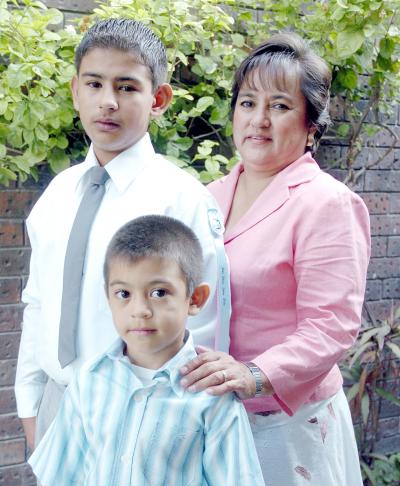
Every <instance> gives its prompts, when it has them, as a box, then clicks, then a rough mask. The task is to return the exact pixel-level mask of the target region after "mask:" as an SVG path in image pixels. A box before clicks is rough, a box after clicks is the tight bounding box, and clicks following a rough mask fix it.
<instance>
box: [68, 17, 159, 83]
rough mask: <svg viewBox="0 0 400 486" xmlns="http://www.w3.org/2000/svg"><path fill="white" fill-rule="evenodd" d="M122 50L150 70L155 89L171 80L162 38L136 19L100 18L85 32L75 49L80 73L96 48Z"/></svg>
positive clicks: (77, 69) (76, 64)
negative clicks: (90, 52) (85, 57)
mask: <svg viewBox="0 0 400 486" xmlns="http://www.w3.org/2000/svg"><path fill="white" fill-rule="evenodd" d="M96 47H97V48H100V49H118V50H120V51H124V52H129V53H131V54H133V55H134V56H135V57H136V58H137V61H138V62H139V63H141V64H144V65H145V66H147V67H148V68H149V69H150V73H151V82H152V85H153V90H156V89H157V88H158V87H159V86H160V85H161V84H163V83H165V81H166V79H167V71H168V61H167V53H166V50H165V47H164V45H163V43H162V42H161V40H160V39H159V38H158V37H157V36H156V35H155V34H154V32H152V31H151V30H150V29H149V28H148V27H146V26H145V25H144V24H143V23H142V22H138V21H136V20H131V19H125V18H117V19H107V20H100V21H99V22H97V23H95V24H94V25H93V26H92V27H90V29H89V30H88V31H87V32H86V33H85V35H84V36H83V38H82V40H81V42H80V43H79V45H78V47H77V49H76V51H75V67H76V71H77V73H78V74H79V68H80V66H81V62H82V59H83V58H84V56H85V55H86V54H87V53H88V52H89V51H91V50H92V49H95V48H96Z"/></svg>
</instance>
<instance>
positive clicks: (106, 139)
mask: <svg viewBox="0 0 400 486" xmlns="http://www.w3.org/2000/svg"><path fill="white" fill-rule="evenodd" d="M75 60H76V69H77V74H76V76H74V78H73V80H72V83H71V87H72V95H73V101H74V105H75V108H76V109H77V110H78V111H79V115H80V118H81V121H82V125H83V127H84V129H85V131H86V133H87V134H88V136H89V137H90V139H91V142H92V144H91V146H90V149H89V152H88V155H87V157H86V160H85V161H84V162H83V163H81V164H78V165H75V166H74V167H71V168H69V169H67V170H65V171H64V172H62V173H61V174H59V175H58V176H56V177H55V178H54V179H53V180H52V182H51V184H50V185H49V187H48V188H47V189H46V191H45V192H44V194H43V195H42V197H41V198H40V199H39V201H38V202H37V204H36V205H35V207H34V208H33V210H32V212H31V214H30V216H29V218H28V220H27V228H28V233H29V239H30V242H31V246H32V256H31V267H30V275H29V280H28V283H27V286H26V288H25V290H24V292H23V302H24V303H25V304H27V306H26V308H25V311H24V319H23V330H22V337H21V345H20V351H19V357H18V366H17V377H16V386H15V391H16V397H17V407H18V414H19V416H20V417H21V418H22V422H23V425H24V429H25V433H26V435H27V440H28V445H29V446H30V447H31V448H33V445H34V441H35V439H36V442H38V440H39V439H40V437H41V436H42V435H43V433H44V431H45V430H46V428H47V427H48V425H49V423H50V422H51V420H52V419H53V417H54V415H55V413H56V412H57V409H58V406H59V402H60V400H61V397H62V394H63V393H64V389H65V386H66V385H67V384H68V383H69V381H70V378H71V376H72V374H73V372H74V370H76V369H78V368H80V366H81V365H82V363H83V362H84V361H85V360H86V359H88V358H91V357H93V356H94V355H96V354H98V353H100V352H103V351H104V350H105V349H107V348H108V347H109V345H110V343H111V342H113V340H114V339H115V336H116V333H115V330H114V327H113V325H112V319H111V314H110V311H109V309H108V306H107V302H106V299H105V297H104V296H103V295H101V293H100V292H99V288H100V287H102V285H103V277H102V272H101V269H100V268H99V262H101V261H103V260H104V254H105V250H106V247H107V244H108V243H109V241H110V239H111V237H112V235H113V234H114V233H115V231H116V230H117V229H118V228H120V227H121V226H122V225H123V224H124V223H126V222H127V221H129V220H131V219H132V218H134V217H137V216H141V215H145V214H167V215H170V216H173V217H175V218H177V219H179V220H181V221H183V222H184V223H186V224H187V225H188V226H189V227H191V228H192V229H193V230H194V232H195V233H196V235H197V236H198V238H199V240H200V243H201V245H202V248H203V252H204V257H205V273H204V279H205V280H207V281H208V282H209V283H210V288H211V295H210V299H209V301H208V303H207V304H206V307H205V309H204V312H203V313H202V317H201V319H197V318H196V317H193V318H192V317H191V318H190V319H189V322H188V327H189V328H190V329H191V330H192V331H193V337H194V340H195V342H196V343H198V344H203V345H206V346H209V347H216V348H219V349H225V350H227V346H228V336H229V327H228V326H229V324H228V323H229V298H228V297H229V287H228V278H227V268H226V261H225V254H224V252H223V241H222V236H221V235H222V230H223V227H222V226H223V225H222V223H221V222H220V217H219V211H218V210H217V207H216V204H215V202H214V200H213V198H212V197H211V196H210V194H209V193H208V191H207V190H206V189H205V188H204V187H203V186H202V185H201V184H200V183H199V182H198V181H196V180H195V178H193V177H191V176H190V175H188V174H187V173H185V172H184V171H182V170H180V169H178V168H177V167H176V166H175V165H174V164H172V163H170V162H168V161H167V160H166V159H165V158H163V157H161V156H160V155H157V154H155V152H154V149H153V147H152V144H151V142H150V138H149V135H148V133H147V127H148V124H149V121H150V119H151V118H155V117H159V116H161V115H162V114H163V113H164V112H165V110H166V109H167V107H168V105H169V103H170V101H171V98H172V90H171V87H170V86H169V85H168V84H167V83H166V82H165V80H166V75H167V58H166V52H165V48H164V46H163V45H162V43H161V41H160V39H159V38H158V37H156V36H155V35H154V33H153V32H151V31H150V30H149V29H148V28H147V27H145V26H144V25H143V24H141V23H140V22H135V21H133V20H128V19H108V20H104V21H100V22H98V23H97V24H95V25H94V26H93V27H92V28H90V29H89V30H88V32H87V33H86V34H85V35H84V37H83V39H82V41H81V43H80V45H79V46H78V48H77V51H76V59H75ZM93 171H100V172H101V173H102V175H101V177H102V180H101V181H97V182H96V181H94V182H93V181H92V176H91V174H92V173H93ZM104 181H105V182H104ZM93 188H94V189H93ZM100 188H101V190H102V191H103V192H104V195H103V196H102V199H101V202H98V201H97V202H96V203H95V204H94V203H93V202H90V204H89V203H87V202H86V201H87V200H86V199H85V198H86V196H87V194H89V192H90V191H95V190H97V189H100ZM100 193H101V191H100V192H98V194H100ZM89 196H90V194H89ZM90 197H91V196H90ZM81 202H82V204H81V205H80V203H81ZM93 205H94V209H95V210H96V209H97V213H95V215H94V217H93V218H92V219H91V220H90V221H88V220H87V219H85V218H87V215H85V211H86V210H87V207H89V206H90V207H92V206H93ZM78 208H79V210H78ZM81 210H83V212H81ZM82 218H83V219H82ZM82 221H84V223H83V224H82ZM79 224H80V225H81V230H79ZM76 227H78V231H76ZM85 228H89V229H90V232H88V233H89V234H88V239H87V242H86V243H85V244H83V243H82V242H77V240H76V238H77V236H78V238H79V235H81V234H82V233H84V229H85ZM74 245H75V249H76V247H78V249H80V250H79V252H78V253H79V258H78V257H76V258H74V257H71V256H70V255H71V254H72V255H74V252H73V250H72V249H71V248H74ZM85 245H86V246H85ZM82 247H83V248H86V252H85V251H84V250H82ZM76 251H77V250H76ZM71 258H72V259H71ZM78 260H79V261H81V264H80V267H79V266H78ZM71 271H73V272H75V273H77V274H78V282H77V284H76V285H74V284H71V282H72V281H73V279H71V278H70V277H69V275H70V272H71ZM217 290H218V292H217ZM74 291H75V293H76V294H77V295H74V296H73V297H71V296H70V295H71V292H74ZM68 292H69V293H68ZM217 296H218V297H217ZM73 302H75V304H74V305H72V303H73ZM76 302H77V303H76ZM72 308H73V309H75V310H74V313H75V315H76V318H74V317H71V316H70V315H69V313H68V312H70V313H72V310H71V309H72ZM65 311H66V312H65ZM60 322H62V323H63V324H64V325H61V324H60ZM65 323H67V326H65ZM65 333H67V334H65ZM68 333H69V335H70V336H69V338H68ZM66 336H67V337H66ZM216 336H217V337H218V339H216ZM66 355H67V358H65V356H66ZM61 356H64V357H63V358H61ZM70 356H72V358H71V357H70ZM39 404H40V407H39Z"/></svg>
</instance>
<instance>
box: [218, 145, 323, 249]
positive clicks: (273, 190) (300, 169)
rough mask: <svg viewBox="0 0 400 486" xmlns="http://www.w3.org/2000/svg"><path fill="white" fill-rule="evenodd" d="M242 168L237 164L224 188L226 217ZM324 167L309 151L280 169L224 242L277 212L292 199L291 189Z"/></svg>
mask: <svg viewBox="0 0 400 486" xmlns="http://www.w3.org/2000/svg"><path fill="white" fill-rule="evenodd" d="M241 170H242V167H241V166H236V167H235V168H234V169H233V171H235V172H233V171H232V172H233V174H232V175H235V177H232V178H229V182H228V181H227V182H228V184H227V185H226V187H225V191H224V194H223V198H222V201H219V202H220V204H221V202H222V204H221V209H222V212H223V214H224V215H225V218H226V217H227V215H228V214H229V211H230V208H231V204H232V199H233V195H234V192H235V189H236V184H237V180H238V177H239V174H240V172H241ZM320 171H321V169H320V168H319V166H318V164H317V163H316V162H315V160H314V159H313V158H312V157H311V155H310V154H309V153H306V154H305V155H303V156H302V157H300V159H298V160H296V161H295V162H293V163H292V164H290V165H289V166H288V167H286V168H285V169H284V170H282V171H281V172H279V173H278V174H277V175H276V176H275V178H274V179H273V181H272V182H271V184H270V185H269V186H268V187H267V188H266V189H265V190H264V191H263V192H262V193H261V194H260V196H259V197H258V198H257V199H256V201H255V202H254V204H253V205H252V206H251V208H250V209H249V210H248V211H247V213H246V214H244V215H243V217H242V218H241V219H240V221H239V222H238V223H237V224H236V226H235V227H234V228H232V230H231V231H229V232H228V233H226V234H225V242H226V243H227V242H229V241H231V240H232V239H234V238H236V237H237V236H239V235H240V234H242V233H244V232H245V231H247V230H249V229H250V228H252V227H253V226H255V225H256V224H258V223H259V222H260V221H262V220H264V219H265V218H268V217H269V216H270V215H271V214H273V213H274V212H275V211H278V210H279V208H281V207H282V206H283V205H284V204H285V203H286V201H288V200H289V199H290V188H292V187H295V186H298V185H300V184H303V183H304V182H308V181H309V180H311V179H313V178H314V177H315V176H316V175H317V174H318V173H319V172H320Z"/></svg>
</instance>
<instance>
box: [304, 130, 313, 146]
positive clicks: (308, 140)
mask: <svg viewBox="0 0 400 486" xmlns="http://www.w3.org/2000/svg"><path fill="white" fill-rule="evenodd" d="M313 145H314V135H313V134H312V133H309V134H308V136H307V144H306V147H309V148H310V149H311V148H312V146H313Z"/></svg>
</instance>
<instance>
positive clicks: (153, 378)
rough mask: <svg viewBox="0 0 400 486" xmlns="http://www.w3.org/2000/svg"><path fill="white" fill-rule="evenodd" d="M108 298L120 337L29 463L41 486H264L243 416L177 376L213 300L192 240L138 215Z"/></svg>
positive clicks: (117, 249) (115, 245) (117, 255)
mask: <svg viewBox="0 0 400 486" xmlns="http://www.w3.org/2000/svg"><path fill="white" fill-rule="evenodd" d="M104 280H105V290H106V295H107V299H108V303H109V306H110V308H111V313H112V318H113V321H114V325H115V328H116V330H117V332H118V334H119V336H120V338H119V339H118V340H117V341H116V342H115V343H114V344H113V345H112V346H111V347H110V348H109V350H108V351H107V352H106V353H104V354H103V355H101V356H99V357H96V358H94V359H93V360H90V361H89V362H87V363H85V364H84V365H83V366H82V367H81V369H80V370H79V371H78V373H77V374H76V375H75V376H74V377H73V379H72V380H71V383H70V385H69V387H68V388H67V391H66V392H65V395H64V399H63V401H62V405H61V407H60V410H59V412H58V414H57V416H56V419H55V421H54V422H53V424H52V425H51V426H50V429H49V430H48V432H47V434H46V435H45V436H44V438H43V440H42V441H41V442H40V444H39V445H38V447H37V448H36V450H35V451H34V453H33V455H32V456H31V458H30V460H29V462H30V464H31V466H32V468H33V471H34V472H35V474H36V476H37V477H38V479H39V480H40V482H41V484H42V485H43V486H53V485H54V484H57V485H58V486H71V485H72V484H73V485H85V486H102V485H104V486H113V485H114V486H128V485H130V484H132V485H141V486H146V485H148V486H184V485H189V484H190V485H192V486H202V485H208V486H213V485H215V486H221V485H223V484H226V485H229V486H235V485H237V486H244V485H251V486H261V485H264V481H263V477H262V473H261V469H260V466H259V463H258V459H257V453H256V450H255V446H254V443H253V438H252V435H251V431H250V427H249V423H248V420H247V415H246V412H245V410H244V407H243V405H242V404H241V403H240V401H239V400H238V399H237V398H236V397H235V396H234V395H233V394H226V395H223V396H221V397H216V396H212V395H210V394H207V393H206V392H201V393H198V394H197V393H196V394H192V393H190V392H188V391H185V390H184V388H182V387H181V385H180V383H179V381H180V375H179V368H180V367H181V366H182V365H184V364H186V363H187V362H188V361H189V360H190V359H192V358H193V357H195V356H196V352H195V350H194V347H193V342H192V338H191V336H190V334H189V332H188V331H186V332H185V324H186V319H187V316H188V315H189V316H193V315H197V314H198V312H199V311H200V309H201V308H202V307H203V305H204V303H205V302H206V300H207V297H208V295H209V287H208V285H207V284H205V283H201V282H202V252H201V246H200V244H199V241H198V239H197V238H196V236H195V235H194V233H193V232H192V231H191V230H190V229H189V228H188V227H187V226H185V225H184V224H182V223H181V222H180V221H178V220H176V219H172V218H169V217H166V216H158V215H154V216H143V217H140V218H137V219H135V220H133V221H131V222H129V223H127V224H126V225H125V226H123V227H122V228H121V229H120V230H119V231H118V232H117V233H116V235H115V236H114V238H113V239H112V240H111V243H110V246H109V247H108V250H107V253H106V259H105V264H104Z"/></svg>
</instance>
